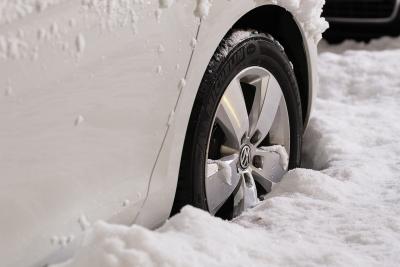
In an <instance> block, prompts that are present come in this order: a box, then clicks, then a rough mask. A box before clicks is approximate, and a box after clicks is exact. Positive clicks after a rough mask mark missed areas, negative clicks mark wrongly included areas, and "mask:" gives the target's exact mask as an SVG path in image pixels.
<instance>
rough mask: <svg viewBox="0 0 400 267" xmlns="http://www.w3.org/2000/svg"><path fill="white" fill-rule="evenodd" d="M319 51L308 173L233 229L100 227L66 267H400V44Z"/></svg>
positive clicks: (190, 214)
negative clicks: (318, 78)
mask: <svg viewBox="0 0 400 267" xmlns="http://www.w3.org/2000/svg"><path fill="white" fill-rule="evenodd" d="M349 49H353V50H349ZM321 51H322V52H321V53H320V57H319V74H320V83H321V88H320V92H319V97H318V100H317V102H316V106H315V112H314V115H313V118H312V120H311V122H310V125H309V127H308V129H307V131H306V134H305V140H304V169H297V170H293V171H291V172H289V173H288V174H287V175H286V176H285V177H284V179H283V181H282V182H281V183H280V184H279V185H277V186H276V187H275V188H274V189H273V192H272V193H271V194H270V195H268V198H267V199H266V200H265V201H263V202H262V203H261V204H260V205H259V206H257V207H256V208H254V209H253V210H250V211H248V212H246V213H245V214H244V215H242V216H241V217H239V218H237V219H236V220H234V221H233V222H228V221H222V220H220V219H217V218H213V217H211V216H210V215H208V214H207V213H205V212H203V211H201V210H197V209H195V208H192V207H185V208H184V209H183V210H182V212H181V213H180V214H178V215H176V216H175V217H173V218H171V219H170V220H169V221H168V222H167V223H166V224H165V225H164V226H162V227H161V228H160V229H158V230H156V231H150V230H147V229H145V228H142V227H139V226H132V227H125V226H120V225H109V224H106V223H103V222H98V223H96V224H94V225H93V228H92V230H91V231H90V232H88V234H87V236H86V241H85V246H84V247H83V248H82V249H80V251H79V252H78V254H77V256H76V258H75V259H73V260H72V261H71V262H69V263H66V264H63V265H59V266H68V267H70V266H75V267H88V266H96V267H105V266H119V267H128V266H202V267H203V266H398V265H399V263H400V216H399V214H400V157H399V155H400V138H399V133H400V122H399V118H400V39H397V40H396V39H383V40H380V41H375V42H373V43H372V44H371V45H360V44H356V43H353V42H347V43H345V44H344V45H340V46H335V47H332V46H328V45H326V44H324V43H323V44H322V45H321ZM306 168H308V169H306Z"/></svg>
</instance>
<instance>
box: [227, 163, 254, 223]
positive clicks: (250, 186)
mask: <svg viewBox="0 0 400 267" xmlns="http://www.w3.org/2000/svg"><path fill="white" fill-rule="evenodd" d="M258 202H259V200H258V198H257V188H256V184H255V183H254V179H253V176H252V174H251V172H248V171H247V172H244V173H242V174H241V175H240V187H239V190H238V191H237V192H236V194H235V196H234V200H233V203H234V204H233V205H234V206H233V217H236V216H238V215H240V214H241V213H242V212H243V211H245V210H246V209H249V208H252V207H254V206H255V205H257V203H258Z"/></svg>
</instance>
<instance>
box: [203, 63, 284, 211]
mask: <svg viewBox="0 0 400 267" xmlns="http://www.w3.org/2000/svg"><path fill="white" fill-rule="evenodd" d="M245 86H247V88H249V86H250V87H251V88H252V90H253V97H252V98H251V99H252V104H251V105H248V106H247V107H246V100H245V95H244V92H245V91H244V90H249V89H246V88H244V87H245ZM247 99H248V98H247ZM248 110H249V111H248ZM216 128H218V129H219V130H220V132H221V133H222V135H223V138H222V139H223V141H222V142H221V143H219V144H218V145H215V144H214V143H215V142H214V143H210V141H211V140H214V133H213V130H212V131H211V132H210V135H209V138H208V145H207V154H206V157H207V164H206V166H205V176H206V177H205V189H206V197H207V204H208V208H209V211H210V213H211V214H214V215H215V214H216V213H217V212H218V211H219V210H220V209H221V207H222V206H223V205H224V204H225V203H226V202H227V200H228V199H231V200H232V203H233V206H232V216H233V217H236V216H238V215H239V214H241V213H242V212H243V211H244V210H246V209H248V208H251V207H254V206H255V205H256V204H257V203H258V202H259V197H260V192H257V186H256V183H257V184H258V188H259V189H260V188H261V189H263V190H264V191H265V192H270V191H271V189H272V186H273V185H274V184H275V183H277V182H279V181H280V180H281V179H282V176H283V175H284V174H285V172H287V170H288V155H290V125H289V115H288V111H287V106H286V101H285V98H284V96H283V93H282V89H281V87H280V85H279V83H278V81H277V80H276V78H275V77H274V76H273V75H272V74H271V73H270V72H269V71H268V70H266V69H264V68H261V67H249V68H246V69H244V70H243V71H241V72H240V73H239V74H238V75H236V77H235V78H234V79H233V80H232V81H231V82H230V84H229V85H228V87H227V88H226V90H225V92H224V94H223V96H222V98H221V100H220V103H219V105H218V108H217V111H216V113H215V116H214V119H213V127H212V129H216ZM266 143H267V145H266ZM210 149H212V150H210ZM211 151H213V152H211ZM215 151H217V152H215ZM212 154H218V155H217V156H216V155H212ZM260 186H261V187H260ZM259 191H260V190H259Z"/></svg>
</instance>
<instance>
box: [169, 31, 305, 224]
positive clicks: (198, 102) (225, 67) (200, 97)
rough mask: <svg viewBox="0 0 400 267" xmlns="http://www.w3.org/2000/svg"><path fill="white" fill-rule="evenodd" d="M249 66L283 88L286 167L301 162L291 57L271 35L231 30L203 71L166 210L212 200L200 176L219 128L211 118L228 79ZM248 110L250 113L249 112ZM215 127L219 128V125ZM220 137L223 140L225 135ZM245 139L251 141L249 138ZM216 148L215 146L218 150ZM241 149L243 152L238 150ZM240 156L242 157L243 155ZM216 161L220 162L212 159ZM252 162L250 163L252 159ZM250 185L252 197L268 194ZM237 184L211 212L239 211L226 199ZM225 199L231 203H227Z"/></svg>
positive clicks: (297, 97) (204, 205)
mask: <svg viewBox="0 0 400 267" xmlns="http://www.w3.org/2000/svg"><path fill="white" fill-rule="evenodd" d="M249 69H250V70H251V69H255V70H258V69H263V70H266V71H267V72H268V73H270V74H272V75H273V77H275V79H276V81H277V82H278V84H279V86H280V88H281V91H282V93H283V97H284V101H283V102H285V104H286V109H285V110H287V117H288V124H289V125H288V129H289V128H290V137H289V140H290V153H289V155H288V157H289V160H288V164H287V169H293V168H296V167H298V166H300V163H301V153H300V152H301V145H302V133H303V123H302V121H303V120H302V109H301V98H300V94H299V90H298V86H297V82H296V77H295V74H294V71H293V66H292V64H291V62H290V61H289V59H288V57H287V56H286V54H285V52H284V49H283V47H282V46H281V45H280V44H279V43H278V42H277V41H276V40H274V38H273V37H272V36H270V35H268V34H262V33H257V32H256V31H232V32H231V33H229V34H228V35H227V37H226V38H225V39H224V41H222V42H221V44H220V46H219V48H218V49H217V50H216V52H215V54H214V56H213V58H212V60H211V62H210V63H209V65H208V67H207V70H206V72H205V74H204V76H203V79H202V82H201V85H200V88H199V91H198V94H197V96H196V99H195V103H194V106H193V110H192V113H191V116H190V121H189V126H188V130H187V134H186V139H185V143H184V149H183V153H182V159H181V166H180V173H179V180H178V185H177V192H176V196H175V201H174V205H173V208H172V213H171V214H175V213H177V212H179V211H180V209H181V208H182V207H183V206H184V205H188V204H190V205H193V206H195V207H197V208H200V209H203V210H206V211H210V207H209V206H211V205H209V203H210V202H209V201H210V198H211V196H210V195H207V190H209V191H211V189H207V188H208V187H207V186H206V184H207V182H206V178H205V177H206V168H208V166H210V165H208V164H211V163H210V162H212V161H210V159H208V157H209V152H210V151H211V141H214V135H216V133H215V132H216V131H217V130H218V129H217V130H216V128H218V127H219V126H218V125H216V120H217V119H218V118H217V119H216V116H217V115H216V113H217V110H218V112H219V106H220V105H221V103H222V102H221V99H222V97H223V96H225V94H226V92H227V90H228V89H227V88H228V87H229V86H230V83H231V82H232V81H233V79H235V77H238V76H237V75H239V74H240V73H241V72H243V71H247V70H249ZM250 76H251V75H250ZM269 79H271V78H269ZM245 85H246V84H242V82H241V81H240V86H241V87H242V90H243V94H244V95H245V91H244V90H247V89H243V86H245ZM246 86H247V85H246ZM268 86H269V85H268ZM252 90H253V91H254V90H257V89H252ZM268 90H269V89H268ZM246 92H247V91H246ZM249 92H250V91H249ZM254 92H256V91H254ZM254 94H256V93H254ZM254 98H255V96H253V100H250V99H251V97H248V98H245V99H246V104H247V103H248V102H249V103H252V101H254V103H255V100H254ZM247 99H249V100H247ZM246 108H247V106H246ZM248 109H251V108H248ZM247 111H248V113H249V116H250V114H251V112H252V111H249V110H247ZM260 117H261V115H260ZM260 120H261V119H260ZM275 120H276V119H275ZM219 131H220V132H221V130H219ZM222 132H223V131H222ZM222 135H224V134H222ZM215 138H216V137H215ZM248 138H250V137H248ZM269 138H271V136H270V134H269V133H268V135H267V136H266V137H265V138H264V139H263V140H262V141H261V143H266V142H269V141H268V140H267V139H269ZM211 139H212V140H211ZM216 139H218V138H216ZM220 139H221V140H227V138H226V136H225V137H221V138H220ZM278 139H279V138H278ZM248 142H249V144H250V145H251V143H250V141H248ZM269 145H272V144H269ZM221 147H222V146H221ZM221 147H220V151H222V148H221ZM210 153H211V152H210ZM216 153H217V154H218V153H220V152H216ZM221 153H222V152H221ZM238 153H239V152H238ZM240 153H242V152H241V151H240ZM239 156H240V157H242V154H240V155H239ZM254 157H255V156H254ZM253 160H254V158H253ZM216 164H219V163H218V162H217V163H216ZM252 164H255V163H254V162H253V163H252ZM218 166H219V165H218ZM226 168H228V167H226ZM235 168H236V167H235ZM240 168H241V167H240ZM240 168H239V167H238V172H240V170H239V169H240ZM228 169H229V168H228ZM287 169H286V170H287ZM207 170H208V169H207ZM218 170H219V167H218ZM243 170H244V169H243ZM243 170H242V171H243ZM240 177H242V176H240ZM243 177H245V176H243ZM239 179H241V178H239ZM255 184H256V187H257V189H258V190H257V195H258V196H257V197H260V195H262V194H265V193H268V191H269V190H268V189H265V188H261V187H260V185H259V184H258V183H255ZM239 187H241V186H239V185H238V186H236V187H235V189H234V191H235V192H233V193H232V196H230V197H229V199H227V200H226V203H224V204H223V206H226V205H227V207H219V210H218V212H214V213H213V214H215V215H217V216H219V217H222V218H224V219H231V218H232V217H234V216H237V215H238V213H236V214H235V212H234V211H233V209H235V207H233V206H232V205H231V204H232V203H233V202H234V201H235V199H236V196H235V199H232V198H233V195H234V194H237V190H238V188H239ZM207 198H208V199H207ZM228 202H229V203H231V204H229V205H228V204H227V203H228ZM235 205H236V204H235ZM231 206H232V207H231Z"/></svg>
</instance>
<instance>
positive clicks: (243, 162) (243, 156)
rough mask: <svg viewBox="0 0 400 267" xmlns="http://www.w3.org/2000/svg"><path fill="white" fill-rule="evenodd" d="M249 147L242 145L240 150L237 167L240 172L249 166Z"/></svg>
mask: <svg viewBox="0 0 400 267" xmlns="http://www.w3.org/2000/svg"><path fill="white" fill-rule="evenodd" d="M250 151H251V149H250V146H249V145H244V146H243V147H242V149H241V150H240V155H239V165H240V168H241V169H242V170H246V169H247V168H248V167H249V164H250Z"/></svg>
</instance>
